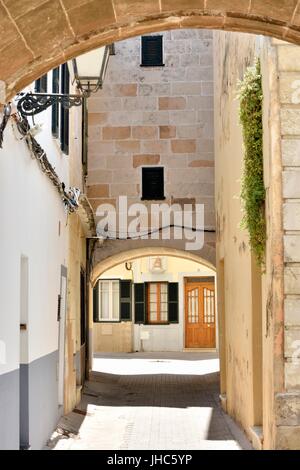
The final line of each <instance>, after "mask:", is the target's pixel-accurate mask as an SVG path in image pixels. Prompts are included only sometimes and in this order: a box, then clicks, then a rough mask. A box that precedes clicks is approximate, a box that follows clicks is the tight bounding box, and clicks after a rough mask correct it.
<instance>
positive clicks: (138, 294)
mask: <svg viewBox="0 0 300 470" xmlns="http://www.w3.org/2000/svg"><path fill="white" fill-rule="evenodd" d="M134 320H135V323H145V321H146V284H143V283H138V284H134Z"/></svg>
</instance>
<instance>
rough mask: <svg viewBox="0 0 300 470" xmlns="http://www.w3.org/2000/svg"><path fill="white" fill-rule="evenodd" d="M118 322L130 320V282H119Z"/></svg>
mask: <svg viewBox="0 0 300 470" xmlns="http://www.w3.org/2000/svg"><path fill="white" fill-rule="evenodd" d="M120 320H121V321H130V320H131V281H130V280H124V281H123V280H122V281H120Z"/></svg>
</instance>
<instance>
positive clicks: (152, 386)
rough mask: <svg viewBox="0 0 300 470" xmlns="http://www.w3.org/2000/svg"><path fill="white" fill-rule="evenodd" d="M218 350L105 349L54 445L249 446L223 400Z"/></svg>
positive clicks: (114, 446) (112, 446)
mask: <svg viewBox="0 0 300 470" xmlns="http://www.w3.org/2000/svg"><path fill="white" fill-rule="evenodd" d="M218 370H219V361H218V359H217V357H216V355H215V354H213V353H188V352H184V353H132V354H103V355H101V356H99V355H98V356H97V357H96V358H95V359H94V372H93V376H92V378H91V379H92V380H91V381H89V382H87V383H86V386H85V389H84V395H83V399H82V402H81V404H80V406H78V408H77V409H75V410H74V411H73V412H72V413H70V414H69V415H67V416H65V417H64V418H63V419H61V422H60V423H59V427H58V429H57V431H56V432H55V433H54V434H53V435H52V437H51V440H50V441H49V444H48V448H51V449H55V450H58V449H70V450H75V449H76V450H77V449H114V450H120V449H124V450H125V449H129V450H134V449H235V450H239V449H249V448H251V446H250V444H249V442H248V441H247V439H246V438H245V436H244V434H243V432H242V431H241V430H240V428H239V427H238V426H236V424H235V423H234V422H233V421H232V420H231V419H230V418H229V417H228V416H227V415H226V414H225V413H224V412H223V411H222V409H221V408H220V405H219V400H218V375H219V374H218Z"/></svg>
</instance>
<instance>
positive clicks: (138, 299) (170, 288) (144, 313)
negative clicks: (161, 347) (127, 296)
mask: <svg viewBox="0 0 300 470" xmlns="http://www.w3.org/2000/svg"><path fill="white" fill-rule="evenodd" d="M155 284H157V285H159V287H160V289H159V296H158V297H160V300H159V304H160V308H159V310H160V312H159V315H158V317H159V318H157V317H155V311H154V310H155V308H154V310H153V308H152V311H151V307H150V306H152V307H153V305H154V307H155V302H156V299H157V291H155V290H154V291H153V289H152V291H153V292H152V291H151V286H152V287H153V286H155ZM163 284H164V285H166V286H167V321H165V320H166V319H165V317H164V316H163V315H162V314H164V312H162V310H163V309H162V307H161V304H162V303H163V299H162V295H163V292H162V289H161V286H162V285H163ZM162 317H163V318H162ZM134 320H135V323H143V324H158V325H159V324H160V325H161V324H168V323H178V322H179V316H178V282H169V283H152V282H151V283H136V284H134Z"/></svg>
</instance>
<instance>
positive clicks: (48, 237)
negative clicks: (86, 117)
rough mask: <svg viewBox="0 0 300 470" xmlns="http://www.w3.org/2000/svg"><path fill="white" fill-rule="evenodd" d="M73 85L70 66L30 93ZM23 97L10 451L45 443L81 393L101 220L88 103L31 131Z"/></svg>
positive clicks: (12, 216)
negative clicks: (92, 213) (94, 233)
mask: <svg viewBox="0 0 300 470" xmlns="http://www.w3.org/2000/svg"><path fill="white" fill-rule="evenodd" d="M70 90H71V84H70V81H69V74H68V66H67V64H64V65H62V66H60V67H59V68H57V69H55V70H54V71H52V72H49V73H48V74H47V75H44V76H43V77H41V79H39V80H37V81H36V82H35V83H34V84H32V86H31V87H29V88H27V89H26V90H24V92H29V91H32V92H50V93H51V92H60V93H67V92H69V91H70ZM16 104H17V99H16V100H14V102H13V104H12V106H13V109H12V113H13V114H12V117H11V119H10V121H9V124H8V125H7V128H6V130H5V138H4V142H3V148H2V149H1V175H2V178H1V182H2V185H1V207H2V216H3V225H2V230H1V241H2V243H1V279H2V282H1V299H2V300H1V302H2V303H1V305H2V306H1V312H2V313H3V315H1V319H0V322H1V326H0V332H1V333H0V352H1V354H0V371H1V372H0V389H1V400H0V416H1V426H0V441H1V448H3V449H6V448H8V449H19V448H24V449H28V448H30V449H40V448H42V447H43V446H44V445H45V443H46V441H47V439H48V437H49V435H50V433H51V432H52V430H53V429H54V428H55V426H56V424H57V421H58V418H59V417H60V416H61V415H62V414H63V413H64V412H67V411H69V410H71V409H72V408H73V407H74V406H75V404H76V403H78V401H79V400H80V393H79V392H80V389H81V386H82V384H83V377H84V370H85V362H86V361H85V356H84V352H83V351H82V349H84V347H85V343H86V340H85V337H82V341H80V338H81V323H80V321H81V318H82V315H83V313H82V311H80V305H82V302H80V295H85V294H84V292H85V288H86V287H85V279H84V281H83V285H82V286H81V287H80V279H81V277H80V276H81V274H80V273H82V275H83V276H84V275H85V274H84V273H85V266H86V252H85V249H86V247H85V237H86V236H87V235H88V233H90V230H91V223H90V220H89V215H88V209H87V205H86V204H85V199H84V178H83V176H84V175H83V168H82V164H81V156H82V149H81V128H82V116H81V109H79V108H77V109H76V110H72V111H71V112H69V111H67V110H65V109H63V108H62V107H60V106H56V107H52V108H49V109H47V110H46V111H45V112H43V113H42V114H40V115H38V116H36V117H35V120H34V122H32V121H31V119H29V120H28V124H27V125H29V126H30V128H31V129H29V127H26V123H25V121H24V120H22V117H21V116H20V114H19V113H17V109H16ZM24 125H25V127H24ZM31 136H32V138H33V139H34V140H31ZM75 136H76V138H75ZM39 145H40V147H38V146H39ZM36 149H38V151H39V150H40V153H39V157H40V159H38V158H37V153H35V150H36ZM44 152H45V153H44ZM49 174H50V175H51V176H52V179H50V178H49V177H48V176H49ZM12 182H13V183H12ZM61 184H64V188H65V190H64V191H63V190H62V186H61ZM70 187H73V188H74V187H76V188H78V189H79V190H80V191H81V193H82V195H81V196H80V201H81V202H79V203H78V204H79V206H80V207H79V210H78V211H77V212H76V214H75V213H70V211H69V208H70V205H69V204H68V202H67V201H66V199H64V196H66V197H67V198H68V197H69V195H68V188H70ZM63 194H64V196H63ZM70 200H71V198H70ZM73 202H74V200H73ZM74 204H75V202H74ZM75 205H76V204H75ZM9 207H11V208H14V209H13V210H9ZM13 279H14V283H13ZM74 298H75V299H76V301H75V300H73V299H74ZM74 303H76V305H74Z"/></svg>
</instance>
